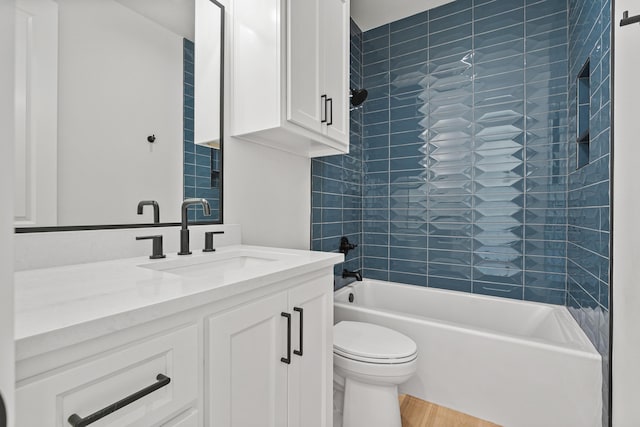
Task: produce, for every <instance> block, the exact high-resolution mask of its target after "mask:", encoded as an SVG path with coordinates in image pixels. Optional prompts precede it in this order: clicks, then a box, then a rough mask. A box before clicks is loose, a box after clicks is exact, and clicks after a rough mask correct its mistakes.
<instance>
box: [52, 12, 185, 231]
mask: <svg viewBox="0 0 640 427" xmlns="http://www.w3.org/2000/svg"><path fill="white" fill-rule="evenodd" d="M59 4H60V6H59V10H60V17H59V23H60V27H59V28H60V31H59V37H60V39H59V40H60V50H59V54H60V56H59V70H60V78H59V104H58V105H59V111H58V114H59V134H58V135H59V138H58V144H59V152H58V159H59V168H58V171H59V172H58V179H59V182H58V184H59V186H58V188H59V200H58V207H59V211H58V221H59V225H81V224H87V223H90V224H113V223H132V222H141V217H140V216H138V215H136V206H137V203H138V201H140V200H142V199H153V200H157V201H158V202H159V204H160V207H161V218H160V220H161V221H163V222H168V221H172V222H173V221H179V216H180V202H181V201H182V192H183V189H182V183H183V178H182V163H183V162H182V158H183V154H182V150H183V148H182V147H183V143H182V128H183V124H182V116H183V114H182V104H183V103H182V92H183V83H182V82H183V77H182V38H181V37H179V36H177V35H175V34H174V33H171V32H169V31H168V30H166V29H165V28H163V27H161V26H159V25H158V24H156V23H154V22H152V21H150V20H148V19H147V18H144V17H142V16H141V15H139V14H137V13H135V12H133V11H131V10H130V9H128V8H126V7H124V6H122V5H121V4H119V3H116V2H114V1H112V0H82V1H78V0H59ZM152 134H155V136H156V138H157V139H156V142H155V143H154V144H149V143H148V142H147V136H148V135H152ZM150 171H153V172H150ZM150 215H151V214H150V211H149V213H148V215H145V219H146V221H148V220H149V218H152V217H151V216H150Z"/></svg>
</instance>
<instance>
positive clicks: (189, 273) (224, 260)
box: [139, 253, 279, 277]
mask: <svg viewBox="0 0 640 427" xmlns="http://www.w3.org/2000/svg"><path fill="white" fill-rule="evenodd" d="M265 255H266V254H265ZM265 255H263V254H251V253H230V254H220V255H218V254H215V255H211V256H199V257H193V258H187V259H177V260H171V261H163V262H157V263H152V264H143V265H140V266H139V267H142V268H148V269H150V270H156V271H163V272H166V273H171V274H177V275H179V276H185V277H207V276H211V275H215V274H221V273H225V272H229V271H235V270H243V269H252V268H255V267H261V266H264V265H266V264H269V263H271V262H274V261H279V258H269V257H267V256H265Z"/></svg>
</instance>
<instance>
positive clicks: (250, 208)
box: [224, 138, 311, 249]
mask: <svg viewBox="0 0 640 427" xmlns="http://www.w3.org/2000/svg"><path fill="white" fill-rule="evenodd" d="M310 168H311V161H310V160H309V159H308V158H304V157H299V156H295V155H293V154H289V153H285V152H284V151H279V150H274V149H272V148H268V147H265V146H262V145H257V144H253V143H250V142H246V141H242V140H239V139H235V138H227V139H226V141H225V145H224V222H225V223H231V224H240V225H241V226H242V242H243V243H244V244H249V245H261V246H276V247H284V248H292V249H309V245H310V240H311V238H310V233H311V231H310V227H311V225H310V223H311V218H310V215H311V169H310Z"/></svg>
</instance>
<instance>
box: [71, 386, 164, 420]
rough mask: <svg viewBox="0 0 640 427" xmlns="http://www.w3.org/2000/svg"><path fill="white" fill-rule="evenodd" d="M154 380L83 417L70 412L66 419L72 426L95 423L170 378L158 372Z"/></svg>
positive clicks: (148, 392)
mask: <svg viewBox="0 0 640 427" xmlns="http://www.w3.org/2000/svg"><path fill="white" fill-rule="evenodd" d="M156 380H157V382H156V383H155V384H152V385H150V386H148V387H145V388H143V389H142V390H140V391H136V392H135V393H133V394H131V395H129V396H127V397H125V398H124V399H122V400H119V401H117V402H116V403H112V404H111V405H109V406H107V407H105V408H102V409H100V410H99V411H96V412H94V413H93V414H91V415H87V416H86V417H84V418H82V417H81V416H80V415H78V414H71V416H70V417H69V418H68V420H67V421H69V424H71V425H72V426H73V427H84V426H88V425H89V424H93V423H95V422H96V421H98V420H99V419H101V418H104V417H106V416H107V415H109V414H111V413H113V412H115V411H117V410H118V409H122V408H124V407H125V406H127V405H130V404H132V403H133V402H135V401H136V400H140V399H142V398H143V397H145V396H146V395H148V394H151V393H153V392H154V391H156V390H158V389H160V388H162V387H164V386H166V385H167V384H169V383H170V382H171V378H169V377H167V376H165V375H162V374H158V375H157V376H156Z"/></svg>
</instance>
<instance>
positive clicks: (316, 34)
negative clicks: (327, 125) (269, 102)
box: [287, 0, 325, 133]
mask: <svg viewBox="0 0 640 427" xmlns="http://www.w3.org/2000/svg"><path fill="white" fill-rule="evenodd" d="M320 3H321V1H320V0H297V1H291V2H289V3H288V5H287V8H288V10H287V25H288V29H289V31H288V32H287V51H288V55H287V57H288V61H287V75H288V79H287V119H288V120H290V121H292V122H293V123H296V124H298V125H300V126H303V127H305V128H307V129H309V130H311V131H314V132H318V133H320V132H321V127H322V123H321V121H322V119H324V114H325V112H324V108H325V105H324V102H323V101H324V98H323V97H322V95H321V93H320V91H321V90H322V88H321V87H320V83H321V75H320V68H321V65H320V55H321V52H320V19H319V15H318V11H319V8H320Z"/></svg>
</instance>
